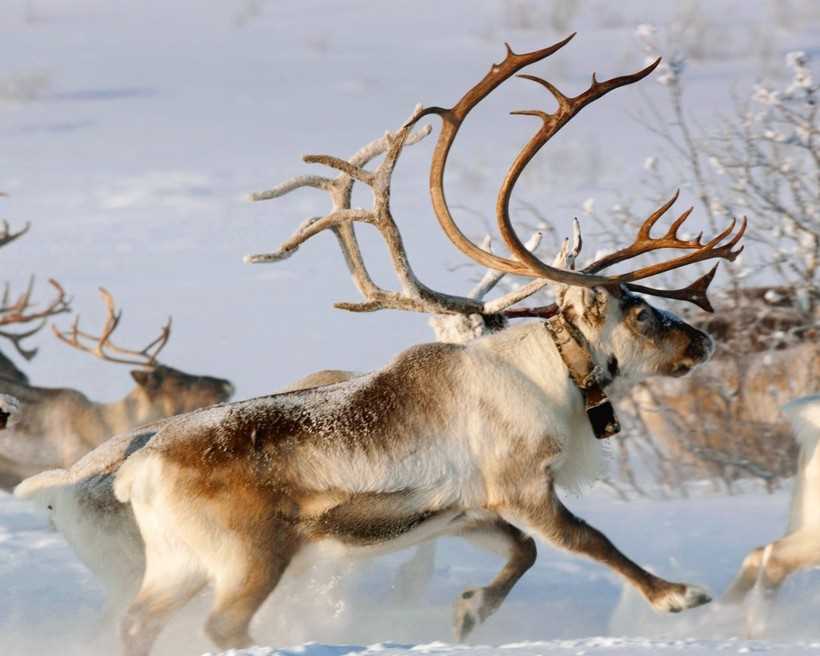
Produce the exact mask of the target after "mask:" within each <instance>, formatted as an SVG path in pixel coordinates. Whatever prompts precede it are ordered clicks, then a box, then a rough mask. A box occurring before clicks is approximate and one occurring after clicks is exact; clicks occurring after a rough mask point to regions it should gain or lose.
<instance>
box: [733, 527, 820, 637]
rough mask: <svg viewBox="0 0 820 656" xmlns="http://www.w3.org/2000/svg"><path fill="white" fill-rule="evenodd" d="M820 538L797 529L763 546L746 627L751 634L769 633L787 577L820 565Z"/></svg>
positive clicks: (752, 635)
mask: <svg viewBox="0 0 820 656" xmlns="http://www.w3.org/2000/svg"><path fill="white" fill-rule="evenodd" d="M817 542H818V536H817V535H816V534H814V533H811V532H809V531H797V532H795V533H791V534H789V535H787V536H785V537H783V538H781V539H780V540H777V541H775V542H772V543H771V544H769V545H767V546H766V547H765V549H763V555H762V558H761V562H760V566H759V568H758V572H757V581H756V583H755V591H754V598H753V599H752V600H751V603H750V604H749V608H748V611H747V613H746V631H747V634H748V635H749V636H750V637H753V638H759V637H761V636H763V635H765V633H766V631H767V629H768V623H769V619H770V618H771V613H772V610H773V608H774V603H775V601H776V600H777V594H778V592H779V591H780V586H782V585H783V582H784V581H785V580H786V578H787V577H789V576H791V575H792V574H794V573H795V572H796V571H798V570H801V569H805V568H807V567H814V566H817V565H820V551H818V549H817Z"/></svg>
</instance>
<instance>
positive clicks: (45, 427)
mask: <svg viewBox="0 0 820 656" xmlns="http://www.w3.org/2000/svg"><path fill="white" fill-rule="evenodd" d="M100 293H101V295H102V298H103V301H104V303H105V306H106V311H107V315H106V321H105V326H104V328H103V330H102V332H101V334H100V335H98V336H97V335H91V334H90V333H87V332H85V331H83V330H81V329H80V327H79V317H77V318H76V319H75V321H74V323H73V325H72V327H71V328H70V330H68V331H65V332H61V331H59V330H57V329H56V328H55V327H53V326H52V328H53V330H54V333H55V335H56V336H57V337H58V338H59V339H60V340H62V341H63V342H64V343H66V344H68V345H69V346H71V347H73V348H76V349H78V350H81V351H83V352H86V353H90V354H92V355H94V356H95V357H98V358H100V359H101V360H103V361H105V362H112V363H116V364H125V365H130V366H133V367H137V368H136V369H133V370H132V371H131V377H132V378H133V379H134V382H135V383H136V387H134V389H132V390H131V391H130V392H129V393H128V394H127V395H126V396H125V397H124V398H122V399H119V400H118V401H113V402H111V403H98V402H96V401H92V400H91V399H89V398H88V397H87V396H86V395H85V394H83V393H82V392H80V391H78V390H76V389H72V388H45V387H34V386H32V385H27V384H24V383H17V382H14V381H11V380H6V379H0V392H2V393H5V394H8V395H11V396H13V397H15V398H17V399H18V400H19V401H20V403H21V408H20V414H19V417H18V418H17V421H16V425H15V426H14V428H13V429H12V430H10V431H7V432H6V433H5V434H4V435H3V438H2V440H0V483H2V484H3V485H4V486H9V487H12V486H13V485H15V484H17V483H19V482H20V481H21V480H22V479H23V478H24V477H26V476H31V475H32V474H35V473H37V472H40V471H43V470H44V469H49V468H52V467H67V466H69V465H72V464H73V463H74V462H76V461H77V460H78V459H80V458H81V457H82V456H84V455H85V454H86V453H88V452H89V451H91V450H92V449H94V448H95V447H97V446H99V445H100V444H101V443H102V442H103V441H105V440H106V439H108V438H109V437H110V436H111V435H114V434H118V433H123V432H126V431H128V430H130V429H132V428H134V427H136V426H139V425H140V424H144V423H147V422H151V421H155V420H157V419H160V418H162V417H169V416H171V415H175V414H179V413H182V412H189V411H191V410H195V409H197V408H201V407H204V406H207V405H212V404H214V403H219V402H221V401H226V400H227V399H228V398H230V396H231V394H232V393H233V386H232V385H231V383H230V382H229V381H227V380H224V379H222V378H214V377H211V376H198V375H193V374H188V373H185V372H183V371H179V370H177V369H174V368H172V367H169V366H166V365H164V364H161V363H160V362H159V360H158V359H157V358H158V356H159V353H160V351H161V350H162V349H163V348H164V347H165V345H166V344H167V342H168V339H169V337H170V336H171V321H170V319H169V320H168V323H166V324H165V325H164V326H163V327H162V329H161V331H160V334H159V336H158V337H157V338H156V339H154V340H153V341H152V342H151V343H150V344H148V345H147V346H146V347H145V348H143V349H141V350H130V349H126V348H122V347H120V346H117V345H116V344H114V343H113V342H112V341H111V338H112V335H113V333H114V331H115V330H116V329H117V327H118V326H119V323H120V319H121V316H122V314H121V312H120V311H117V309H116V307H115V305H114V299H113V298H112V296H111V294H110V293H109V292H108V291H106V290H104V289H101V290H100Z"/></svg>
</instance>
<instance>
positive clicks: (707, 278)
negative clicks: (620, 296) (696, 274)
mask: <svg viewBox="0 0 820 656" xmlns="http://www.w3.org/2000/svg"><path fill="white" fill-rule="evenodd" d="M717 270H718V265H717V264H715V266H713V267H712V268H711V269H709V271H707V272H706V273H705V274H703V275H702V276H701V277H700V278H698V279H697V280H695V282H693V283H692V284H691V285H689V286H687V287H684V288H682V289H656V288H654V287H645V286H643V285H636V284H635V283H627V285H626V286H627V288H628V289H630V290H632V291H633V292H638V293H639V294H649V295H650V296H659V297H661V298H671V299H675V300H678V301H687V302H689V303H693V304H695V305H697V306H698V307H699V308H700V309H702V310H705V311H706V312H714V311H715V309H714V308H713V307H712V303H711V302H710V301H709V297H708V296H707V294H706V292H707V290H708V289H709V284H710V283H711V282H712V279H713V278H714V277H715V273H717Z"/></svg>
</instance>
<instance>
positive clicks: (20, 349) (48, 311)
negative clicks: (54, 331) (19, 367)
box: [0, 231, 71, 360]
mask: <svg viewBox="0 0 820 656" xmlns="http://www.w3.org/2000/svg"><path fill="white" fill-rule="evenodd" d="M23 232H25V231H23ZM17 234H18V235H19V234H22V233H17ZM49 283H50V284H51V286H52V287H54V289H55V291H56V295H55V296H54V298H53V299H52V300H51V301H50V302H49V304H48V305H46V306H45V307H44V308H42V309H37V308H36V306H34V305H33V304H32V302H31V296H32V292H33V291H34V277H33V276H32V277H31V278H30V279H29V283H28V286H27V287H26V289H25V291H24V292H23V293H22V294H20V296H18V297H17V299H16V300H12V299H11V291H10V288H9V285H8V284H6V286H5V288H4V289H3V296H2V300H0V326H11V325H15V324H16V325H20V324H28V323H31V322H33V321H39V322H40V323H39V324H38V325H36V326H35V327H34V328H30V329H29V330H25V331H23V332H10V331H6V330H0V337H5V338H6V339H8V340H9V341H11V343H12V344H13V346H14V349H15V350H16V351H17V353H19V354H20V355H21V356H22V357H23V358H25V359H26V360H31V359H32V358H33V357H34V356H35V355H37V349H36V348H33V349H29V348H26V347H25V346H23V341H24V340H26V339H28V338H29V337H31V336H32V335H35V334H36V333H38V332H39V331H40V330H42V328H43V327H44V326H45V325H46V321H47V319H48V318H49V317H53V316H56V315H58V314H63V313H64V312H70V311H71V308H70V306H69V303H70V299H69V298H68V297H67V296H66V293H65V290H64V289H63V288H62V286H61V285H60V283H58V282H57V281H56V280H54V279H52V278H49Z"/></svg>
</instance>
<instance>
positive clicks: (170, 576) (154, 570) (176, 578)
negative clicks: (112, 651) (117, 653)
mask: <svg viewBox="0 0 820 656" xmlns="http://www.w3.org/2000/svg"><path fill="white" fill-rule="evenodd" d="M190 556H191V554H190V553H189V552H188V550H187V549H186V548H185V547H184V545H181V544H179V543H176V542H173V543H172V542H170V541H162V542H160V543H159V544H154V543H150V542H149V543H148V544H146V569H145V576H144V577H143V581H142V586H141V587H140V590H139V592H138V593H137V596H136V598H135V599H134V601H133V602H132V603H131V605H130V606H129V607H128V610H127V611H126V613H125V615H124V617H123V619H122V622H121V624H120V635H121V638H122V642H123V651H124V654H125V655H126V656H147V654H149V653H150V651H151V648H152V646H153V644H154V642H156V639H157V637H158V636H159V634H160V631H162V628H163V627H164V626H165V624H166V623H167V622H168V620H169V619H170V617H171V615H172V614H173V613H174V611H176V610H177V609H179V608H181V607H182V606H184V605H185V604H186V603H187V602H188V601H190V599H191V598H192V597H193V596H194V595H196V594H197V593H198V592H199V591H200V590H201V589H202V588H203V587H205V585H206V584H207V582H208V579H207V576H206V574H205V572H204V571H203V570H202V569H200V568H198V567H197V566H196V564H195V560H193V559H192V558H191V557H190Z"/></svg>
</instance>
